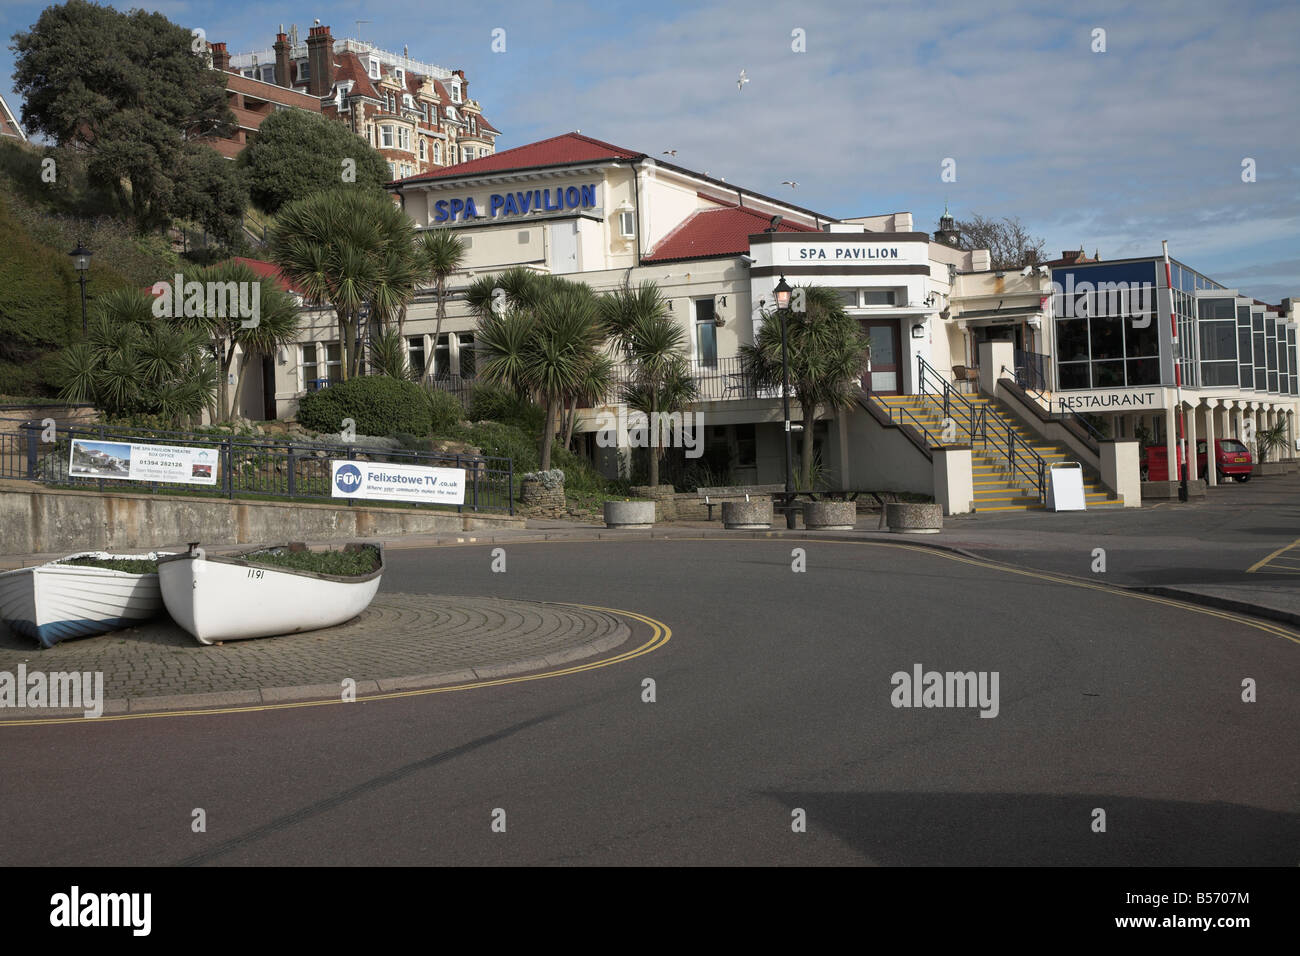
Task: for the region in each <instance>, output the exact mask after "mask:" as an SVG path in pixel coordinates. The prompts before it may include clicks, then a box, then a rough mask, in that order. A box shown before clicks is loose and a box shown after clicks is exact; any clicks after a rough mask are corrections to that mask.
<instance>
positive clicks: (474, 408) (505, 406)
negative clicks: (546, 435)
mask: <svg viewBox="0 0 1300 956" xmlns="http://www.w3.org/2000/svg"><path fill="white" fill-rule="evenodd" d="M469 417H470V420H471V421H475V422H482V421H488V422H502V423H504V424H506V425H517V426H518V427H519V428H522V429H523V430H524V431H526V432H531V433H533V434H536V435H540V434H541V433H542V428H543V427H544V426H545V424H546V409H544V408H541V407H540V406H537V405H534V404H533V403H532V402H530V401H529V400H528V399H527V398H522V397H520V396H518V395H516V394H514V393H513V392H511V391H509V390H507V389H504V388H499V387H497V386H494V385H479V386H477V387H475V389H474V391H473V394H472V397H471V398H470V403H469Z"/></svg>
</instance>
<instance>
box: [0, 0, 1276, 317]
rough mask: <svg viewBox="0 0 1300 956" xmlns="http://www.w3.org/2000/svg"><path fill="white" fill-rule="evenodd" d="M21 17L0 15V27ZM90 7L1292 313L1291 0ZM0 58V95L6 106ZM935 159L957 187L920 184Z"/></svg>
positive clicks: (858, 207) (862, 209)
mask: <svg viewBox="0 0 1300 956" xmlns="http://www.w3.org/2000/svg"><path fill="white" fill-rule="evenodd" d="M44 5H45V4H42V3H28V2H23V0H0V31H2V32H3V33H4V35H5V36H6V37H9V36H11V35H12V34H13V33H14V32H15V31H16V30H21V29H26V28H27V27H28V26H29V25H30V24H32V23H33V22H35V20H36V18H37V16H38V15H39V12H40V10H41V8H42V7H43V6H44ZM113 5H114V6H117V7H119V8H122V9H128V8H130V7H132V6H136V5H142V6H145V7H147V8H149V9H156V10H159V11H161V12H163V13H164V14H166V15H167V16H168V17H170V18H171V19H172V20H174V21H175V22H177V23H181V24H183V25H185V26H187V27H191V28H193V27H201V28H202V29H203V30H205V31H206V34H207V37H208V39H209V40H214V41H215V40H225V41H226V42H227V44H228V45H229V48H230V50H231V51H232V52H242V51H249V50H255V49H264V48H267V47H269V46H270V44H271V42H272V41H273V39H274V34H275V32H276V29H277V28H278V26H279V24H280V23H285V24H286V25H287V24H289V23H297V24H298V27H299V31H300V33H302V34H303V35H304V36H305V34H306V31H307V27H308V26H309V25H310V24H311V23H312V21H313V20H314V19H315V18H320V20H321V22H322V23H327V24H329V25H330V26H331V27H332V32H333V33H334V35H335V36H336V37H341V36H357V35H360V37H361V38H362V39H365V40H369V41H371V42H374V43H376V44H377V45H379V46H381V47H384V48H386V49H390V50H400V49H401V48H402V46H403V45H408V46H409V47H410V53H411V56H412V57H414V58H416V59H421V60H425V61H430V62H433V63H437V64H440V65H443V66H446V67H449V68H453V69H456V68H463V69H464V70H465V71H466V74H467V76H468V78H469V81H470V91H471V95H472V96H473V97H474V98H475V99H478V100H479V101H480V102H481V103H482V105H483V110H484V115H486V116H487V117H488V118H489V119H490V120H491V121H492V122H493V124H494V125H496V126H497V127H498V128H499V129H501V130H502V131H503V135H502V137H501V138H500V139H499V140H498V147H499V148H502V149H504V148H509V147H511V146H517V145H521V144H524V143H528V142H532V141H534V140H537V139H543V138H545V137H548V136H554V135H556V134H559V133H563V132H567V131H569V130H573V129H581V130H582V131H583V132H584V133H586V134H588V135H592V136H595V137H597V138H600V139H605V140H609V141H611V142H614V143H618V144H619V145H622V146H627V147H630V148H633V149H638V150H644V151H646V152H649V153H651V154H655V155H657V154H658V153H659V152H660V151H661V150H664V149H676V150H677V151H678V152H677V157H676V162H677V163H678V164H679V165H683V166H686V167H688V168H691V169H696V170H699V171H701V172H703V171H708V172H709V173H710V174H711V175H713V176H722V177H725V178H726V179H727V181H728V182H731V183H736V184H739V185H743V186H748V187H750V188H752V189H755V190H757V191H759V192H765V193H769V194H777V195H780V194H783V193H782V191H783V190H784V191H785V194H789V195H790V196H791V198H792V199H793V201H795V202H797V203H798V204H799V205H802V206H805V207H808V208H811V209H816V210H819V211H821V212H825V213H828V214H830V215H834V216H840V217H848V216H857V215H874V214H879V213H886V212H894V211H899V210H908V211H910V212H911V213H912V214H913V216H914V218H915V224H916V227H917V228H918V229H926V230H932V229H933V228H934V221H935V219H936V218H937V217H938V216H939V214H940V213H941V212H942V210H943V206H944V202H945V201H947V202H948V203H949V204H950V207H951V209H952V211H953V213H954V214H955V215H956V216H957V217H958V218H961V217H962V216H963V215H966V214H969V213H971V212H980V213H983V214H985V215H990V216H1003V215H1010V216H1019V217H1020V219H1021V220H1022V221H1023V222H1024V223H1025V224H1026V225H1027V226H1028V227H1029V229H1030V231H1031V232H1032V233H1034V234H1036V235H1041V236H1044V237H1045V238H1046V240H1047V249H1048V251H1049V253H1051V254H1052V255H1053V256H1055V255H1059V252H1060V250H1062V249H1065V248H1067V247H1068V248H1078V246H1079V245H1080V244H1083V246H1084V247H1085V248H1086V249H1087V251H1088V253H1089V254H1090V255H1091V253H1092V252H1093V250H1094V249H1097V250H1100V252H1101V255H1102V257H1103V258H1105V259H1118V258H1123V257H1127V256H1136V255H1151V254H1158V253H1159V251H1160V240H1161V239H1168V240H1169V245H1170V252H1171V254H1172V255H1173V256H1174V257H1175V258H1178V259H1180V260H1182V261H1183V262H1185V263H1187V264H1188V265H1189V266H1192V267H1193V268H1196V269H1198V270H1200V271H1201V272H1203V273H1205V274H1207V275H1209V276H1211V277H1212V278H1214V279H1216V280H1218V281H1220V282H1223V283H1225V284H1227V285H1229V286H1239V287H1240V288H1241V289H1242V290H1243V291H1245V292H1247V293H1249V294H1251V295H1254V296H1256V297H1258V298H1261V299H1265V300H1268V301H1271V302H1275V301H1277V300H1278V299H1280V298H1281V297H1283V296H1287V295H1300V190H1298V189H1297V182H1298V175H1300V149H1298V147H1300V131H1298V127H1297V124H1296V122H1295V103H1296V101H1297V94H1298V93H1300V58H1298V57H1296V56H1295V52H1294V42H1295V37H1296V36H1297V35H1300V30H1298V29H1297V28H1298V27H1300V5H1296V4H1295V3H1294V2H1250V0H1239V2H1236V3H1233V4H1231V5H1229V4H1223V3H1221V2H1173V3H1159V2H1152V3H1144V4H1139V5H1132V4H1128V3H1119V2H1106V0H1102V2H1090V3H1088V4H1051V3H1027V2H1014V0H1006V2H997V0H983V2H980V3H952V4H938V3H924V2H906V0H904V2H874V0H843V2H819V0H801V2H797V3H757V4H756V3H753V2H752V0H749V2H746V0H737V2H716V3H709V2H705V3H675V2H668V3H663V2H656V3H621V2H609V3H603V4H591V5H590V6H589V5H586V4H583V3H574V2H565V0H551V2H545V0H543V2H531V3H499V2H492V0H478V2H475V3H472V4H437V5H434V4H428V5H424V4H414V3H409V2H404V3H393V2H391V0H371V2H366V3H359V2H354V3H340V2H335V3H305V4H304V3H302V2H298V3H280V2H265V0H261V2H257V3H249V2H245V0H223V2H220V3H217V2H209V0H161V2H153V3H151V2H148V0H142V2H141V3H140V4H133V3H114V4H113ZM358 18H360V19H368V20H370V21H371V22H370V23H363V24H362V25H361V26H360V27H359V28H358V26H357V24H356V23H355V21H356V20H357V19H358ZM496 28H501V29H504V30H505V31H506V34H505V38H506V50H505V52H504V53H494V52H492V50H491V43H492V31H493V30H494V29H496ZM795 29H801V30H803V31H804V35H805V37H806V52H803V53H796V52H794V51H793V50H792V42H793V41H792V38H791V32H792V31H793V30H795ZM1095 29H1103V30H1105V31H1106V33H1105V41H1106V51H1105V52H1104V53H1101V52H1093V50H1092V46H1093V42H1094V41H1093V31H1094V30H1095ZM358 31H359V33H358ZM5 46H6V49H4V50H0V88H4V89H5V90H6V97H7V98H9V99H10V103H11V105H12V106H14V108H15V110H17V108H18V105H19V104H17V103H16V102H15V101H14V100H15V98H14V96H13V95H12V94H11V93H9V92H8V89H7V88H8V86H9V85H10V82H11V81H10V79H9V78H10V76H11V74H12V69H13V53H12V52H11V51H9V50H8V49H7V43H6V44H5ZM741 69H744V70H745V71H746V73H747V75H748V76H749V77H750V82H749V83H748V84H747V85H746V86H745V88H744V89H743V90H737V87H736V77H737V75H738V73H739V72H740V70H741ZM946 158H951V159H953V160H955V161H956V173H957V179H956V182H942V181H941V180H940V171H941V164H942V163H943V160H944V159H946ZM1246 158H1250V159H1253V160H1254V162H1255V169H1256V181H1255V182H1253V183H1244V182H1242V161H1243V160H1244V159H1246ZM784 179H791V180H795V181H797V182H798V183H799V187H798V189H797V190H795V191H793V193H791V192H790V190H789V187H783V186H781V185H780V183H781V181H782V180H784Z"/></svg>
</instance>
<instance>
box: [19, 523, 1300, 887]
mask: <svg viewBox="0 0 1300 956" xmlns="http://www.w3.org/2000/svg"><path fill="white" fill-rule="evenodd" d="M793 547H802V548H804V549H806V560H807V570H806V571H805V572H803V573H796V572H794V571H793V570H792V567H791V564H792V557H791V550H792V548H793ZM389 557H390V570H389V572H388V573H387V574H386V575H385V578H384V588H385V589H388V590H393V591H403V592H419V591H428V592H438V593H444V594H446V593H452V594H467V595H498V596H501V597H504V598H510V599H515V600H554V601H568V602H577V603H584V604H591V605H599V606H602V607H609V608H619V609H623V610H626V611H634V612H637V613H639V614H642V615H646V616H648V617H650V618H653V619H656V620H658V621H661V622H663V623H664V624H665V625H667V627H669V628H671V638H670V640H668V642H667V643H666V644H663V645H662V646H659V647H657V649H654V650H650V651H647V652H645V653H643V654H641V655H640V656H636V657H633V658H631V659H629V660H625V661H623V662H621V663H612V664H610V665H609V666H604V667H597V668H594V669H590V670H586V671H583V672H580V673H576V674H571V675H567V676H559V677H550V678H545V679H540V680H523V681H516V682H513V683H506V684H502V685H499V686H494V687H486V688H476V689H469V690H464V691H455V692H449V693H436V694H428V695H423V696H412V697H407V698H402V699H398V700H388V701H374V702H359V703H353V704H334V705H329V706H319V707H308V708H302V709H287V710H269V711H260V712H254V713H235V714H218V715H206V716H183V717H160V718H152V719H143V720H121V721H109V720H101V721H95V722H78V723H75V724H66V725H58V726H48V727H2V726H0V747H2V748H3V753H4V773H3V774H2V775H0V818H2V824H0V826H2V830H3V833H4V834H5V839H4V840H3V842H2V843H0V863H2V864H4V865H13V864H52V863H59V864H70V865H96V864H207V865H223V864H321V865H338V864H354V863H355V864H361V863H365V864H386V863H391V864H539V863H540V864H556V863H561V864H563V863H573V864H669V863H676V864H695V863H698V864H796V865H797V864H831V865H834V864H850V865H852V864H881V865H896V864H913V865H916V864H920V865H925V864H956V865H980V864H1013V865H1014V864H1048V865H1053V864H1082V865H1093V864H1096V865H1106V864H1156V865H1161V864H1189V865H1203V864H1239V865H1248V866H1249V865H1282V866H1295V865H1296V864H1298V863H1300V840H1298V839H1297V837H1300V782H1298V780H1300V776H1298V774H1297V753H1298V752H1300V749H1298V748H1297V746H1296V741H1297V739H1300V644H1297V643H1296V641H1295V640H1294V639H1292V638H1288V637H1287V636H1285V634H1284V633H1283V632H1284V630H1285V629H1282V628H1280V627H1277V626H1270V625H1263V626H1252V625H1251V624H1250V623H1248V622H1246V621H1244V620H1242V619H1239V618H1235V617H1234V616H1232V615H1225V614H1223V613H1221V612H1215V611H1209V610H1199V611H1198V610H1191V609H1186V608H1184V607H1181V606H1176V605H1175V604H1173V603H1171V602H1166V601H1162V600H1160V599H1154V598H1151V597H1149V596H1131V595H1125V594H1121V593H1118V592H1115V591H1111V590H1108V589H1105V588H1100V589H1099V588H1097V587H1088V586H1083V585H1079V584H1070V583H1065V582H1063V581H1060V580H1053V579H1051V576H1050V575H1036V574H1034V573H1028V572H1026V573H1013V572H1009V571H1006V570H998V569H996V568H993V567H991V566H987V565H984V564H981V563H979V562H973V561H970V560H964V559H958V558H953V557H944V556H942V555H940V554H937V553H934V552H925V551H920V550H915V549H911V548H906V547H898V546H894V547H890V546H884V545H868V544H861V543H821V542H784V543H783V542H780V541H774V540H770V539H769V540H749V539H746V540H733V541H719V540H709V541H630V542H625V541H607V542H587V543H576V542H575V543H546V544H519V545H514V546H511V547H509V548H508V549H507V569H506V572H505V573H493V572H492V571H491V570H490V565H491V560H492V557H491V549H490V548H486V547H484V548H479V547H463V548H442V549H433V550H427V551H396V550H394V551H391V552H390V555H389ZM652 635H653V629H652V628H651V627H650V626H648V625H646V624H644V623H638V624H637V625H636V627H635V629H634V636H633V641H632V642H631V643H629V644H628V645H625V648H623V649H621V650H630V649H635V648H637V647H640V646H641V645H643V644H645V643H646V642H647V641H648V640H649V639H650V638H651V637H652ZM374 637H375V641H376V642H381V641H382V640H383V635H382V634H376V635H375V636H374ZM918 664H919V665H921V667H922V669H923V670H925V671H929V670H936V671H941V672H946V671H976V672H987V673H989V674H991V673H992V672H997V674H998V699H997V708H996V709H997V714H996V716H995V717H989V718H982V717H981V716H980V715H979V710H978V709H976V708H972V707H942V708H941V707H930V708H927V707H914V708H905V707H895V706H893V703H892V702H891V697H893V695H894V694H895V686H894V683H893V682H892V680H891V678H892V675H893V674H895V673H896V672H907V673H911V672H912V671H913V668H914V667H915V665H918ZM646 678H650V679H653V681H654V682H655V684H654V695H655V701H654V702H653V703H647V702H645V701H644V700H643V694H644V693H645V692H644V690H643V686H644V685H643V681H644V680H645V679H646ZM1246 679H1251V680H1253V681H1254V682H1256V687H1257V702H1254V703H1246V702H1243V700H1242V693H1243V691H1242V684H1243V681H1244V680H1246ZM987 686H990V687H991V685H987ZM199 809H201V810H202V811H203V814H204V816H205V819H206V832H200V833H196V832H193V828H192V826H191V822H192V820H193V819H194V816H195V811H196V810H199ZM496 811H504V822H505V832H504V833H502V832H494V829H493V821H494V819H495V820H497V821H498V826H499V824H500V821H501V820H502V819H503V815H502V814H501V813H499V812H496ZM799 811H802V814H800V813H799ZM1099 811H1101V812H1102V813H1104V826H1105V829H1104V832H1097V831H1098V827H1099V822H1100V821H1101V820H1102V819H1103V817H1102V816H1101V815H1100V814H1099ZM800 818H802V819H804V820H806V830H805V832H797V821H798V820H799V819H800Z"/></svg>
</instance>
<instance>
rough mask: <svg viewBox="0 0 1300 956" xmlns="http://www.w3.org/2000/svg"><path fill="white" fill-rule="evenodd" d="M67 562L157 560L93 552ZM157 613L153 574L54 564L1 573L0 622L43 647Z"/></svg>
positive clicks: (152, 556) (158, 597) (158, 591)
mask: <svg viewBox="0 0 1300 956" xmlns="http://www.w3.org/2000/svg"><path fill="white" fill-rule="evenodd" d="M68 557H69V558H75V557H96V558H142V557H143V558H149V559H156V558H157V557H159V555H158V554H157V553H156V552H154V553H150V554H148V555H139V554H108V553H106V552H99V551H96V552H83V553H81V554H75V555H69V556H68ZM63 560H67V558H65V559H63ZM162 608H163V600H162V592H161V589H160V587H159V580H158V575H157V574H128V573H126V572H125V571H113V570H110V569H109V568H94V567H84V566H78V565H65V564H60V563H58V562H51V563H49V564H42V565H37V566H36V567H31V568H20V569H18V570H17V571H6V572H4V573H3V574H0V619H3V620H4V622H5V623H6V624H8V625H9V627H10V628H11V629H12V630H14V631H15V632H17V633H19V634H22V635H24V636H25V637H30V638H33V639H35V640H36V641H38V642H39V643H40V645H41V646H42V647H47V648H48V647H53V646H54V645H55V644H58V643H59V642H61V641H66V640H70V639H72V638H77V637H93V636H94V635H96V634H107V633H108V632H109V631H115V630H118V629H120V628H123V627H132V626H134V625H136V624H141V623H143V622H144V621H147V620H149V619H150V618H153V617H156V616H157V615H158V614H159V613H161V612H162Z"/></svg>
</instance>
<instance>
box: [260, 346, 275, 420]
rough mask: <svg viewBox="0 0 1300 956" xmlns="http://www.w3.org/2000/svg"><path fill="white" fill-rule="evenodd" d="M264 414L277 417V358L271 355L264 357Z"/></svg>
mask: <svg viewBox="0 0 1300 956" xmlns="http://www.w3.org/2000/svg"><path fill="white" fill-rule="evenodd" d="M262 415H263V416H264V417H265V419H266V420H267V421H268V422H269V421H273V420H274V419H275V360H274V359H272V358H271V356H269V355H264V356H263V357H262Z"/></svg>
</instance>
